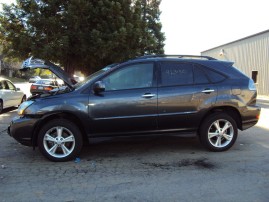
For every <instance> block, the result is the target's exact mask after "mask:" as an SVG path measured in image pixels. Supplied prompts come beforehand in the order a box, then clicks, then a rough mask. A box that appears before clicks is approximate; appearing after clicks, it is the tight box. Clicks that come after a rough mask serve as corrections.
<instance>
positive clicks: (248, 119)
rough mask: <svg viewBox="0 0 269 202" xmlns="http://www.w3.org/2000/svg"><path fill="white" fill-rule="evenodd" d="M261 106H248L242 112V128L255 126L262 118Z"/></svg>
mask: <svg viewBox="0 0 269 202" xmlns="http://www.w3.org/2000/svg"><path fill="white" fill-rule="evenodd" d="M260 113H261V107H259V106H248V107H247V108H246V110H245V111H244V112H243V113H242V130H246V129H248V128H250V127H252V126H254V125H255V124H256V123H257V122H258V121H259V118H260Z"/></svg>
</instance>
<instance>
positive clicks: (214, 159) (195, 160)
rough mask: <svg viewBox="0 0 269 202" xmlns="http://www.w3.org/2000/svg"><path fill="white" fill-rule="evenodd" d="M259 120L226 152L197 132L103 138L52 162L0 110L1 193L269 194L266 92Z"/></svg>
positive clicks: (71, 197) (32, 197)
mask: <svg viewBox="0 0 269 202" xmlns="http://www.w3.org/2000/svg"><path fill="white" fill-rule="evenodd" d="M260 104H261V106H262V107H263V109H262V114H261V120H260V121H259V123H258V124H257V125H256V126H255V127H253V128H251V129H249V130H246V131H243V132H242V131H240V132H239V137H238V139H237V142H236V144H235V145H234V146H233V147H232V149H230V150H229V151H227V152H221V153H213V152H208V151H205V150H204V149H203V148H202V147H201V146H200V144H199V142H198V140H197V139H196V138H195V137H192V138H184V137H159V138H146V139H132V140H123V139H117V140H113V141H112V140H107V141H102V142H95V143H92V144H91V145H90V146H87V147H85V148H84V149H83V152H82V154H81V156H80V157H79V158H80V159H79V160H78V159H77V161H71V162H65V163H53V162H49V161H48V160H46V159H45V158H43V156H41V154H40V153H39V151H38V149H37V150H36V151H33V150H32V148H29V147H25V146H22V145H20V144H18V143H17V142H16V141H15V140H14V139H12V138H11V137H9V136H8V135H7V133H6V131H5V129H6V127H7V125H8V123H9V122H10V120H11V118H12V117H13V116H15V115H16V109H11V110H5V112H4V113H3V114H1V115H0V138H1V141H0V166H1V167H0V201H66V202H70V201H206V202H208V201H218V202H219V201H256V202H260V201H264V202H267V201H269V192H268V190H269V138H268V137H269V136H268V134H269V124H268V123H269V100H261V101H260Z"/></svg>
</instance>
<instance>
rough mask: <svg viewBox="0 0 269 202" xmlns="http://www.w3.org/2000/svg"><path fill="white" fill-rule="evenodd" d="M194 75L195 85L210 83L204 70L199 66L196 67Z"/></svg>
mask: <svg viewBox="0 0 269 202" xmlns="http://www.w3.org/2000/svg"><path fill="white" fill-rule="evenodd" d="M193 75H194V83H195V84H206V83H210V81H209V79H208V77H207V75H206V74H205V72H204V71H203V68H202V67H200V66H199V65H194V68H193Z"/></svg>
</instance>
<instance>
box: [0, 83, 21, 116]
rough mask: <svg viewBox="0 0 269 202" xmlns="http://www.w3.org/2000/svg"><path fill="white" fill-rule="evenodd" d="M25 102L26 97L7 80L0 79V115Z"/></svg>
mask: <svg viewBox="0 0 269 202" xmlns="http://www.w3.org/2000/svg"><path fill="white" fill-rule="evenodd" d="M25 100H26V95H25V94H24V93H23V92H22V91H20V89H19V88H16V87H15V85H14V84H13V83H12V82H11V81H10V80H8V79H4V78H0V113H1V112H2V110H3V109H5V108H8V107H15V106H18V105H20V104H21V103H22V102H24V101H25Z"/></svg>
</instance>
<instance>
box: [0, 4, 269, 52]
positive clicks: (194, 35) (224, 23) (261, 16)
mask: <svg viewBox="0 0 269 202" xmlns="http://www.w3.org/2000/svg"><path fill="white" fill-rule="evenodd" d="M3 2H4V3H10V2H14V0H0V3H3ZM268 8H269V1H268V0H255V1H254V0H222V1H220V0H185V1H183V0H162V3H161V7H160V9H161V11H162V14H161V22H162V25H163V32H165V36H166V42H165V44H166V46H165V53H166V54H200V52H201V51H204V50H207V49H210V48H213V47H216V46H219V45H222V44H225V43H228V42H231V41H235V40H237V39H240V38H243V37H246V36H249V35H252V34H256V33H258V32H261V31H265V30H267V29H269V12H268Z"/></svg>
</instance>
